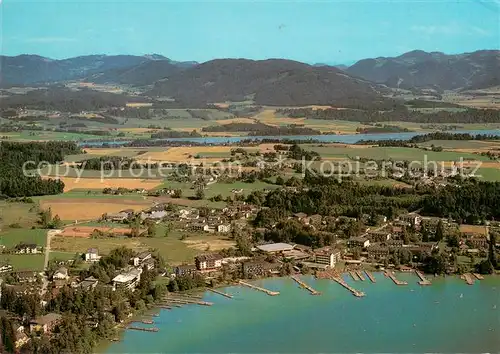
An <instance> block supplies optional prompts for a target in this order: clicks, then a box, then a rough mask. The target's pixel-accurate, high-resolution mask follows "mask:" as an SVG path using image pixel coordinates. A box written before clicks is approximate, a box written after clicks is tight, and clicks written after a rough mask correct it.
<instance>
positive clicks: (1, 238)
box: [0, 229, 47, 248]
mask: <svg viewBox="0 0 500 354" xmlns="http://www.w3.org/2000/svg"><path fill="white" fill-rule="evenodd" d="M46 241H47V230H43V229H34V230H32V229H9V230H4V231H2V232H0V244H2V245H4V246H5V247H7V248H11V247H14V246H15V245H17V244H19V243H21V242H25V243H36V244H37V245H39V246H42V247H45V243H46Z"/></svg>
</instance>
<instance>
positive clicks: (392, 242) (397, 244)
mask: <svg viewBox="0 0 500 354" xmlns="http://www.w3.org/2000/svg"><path fill="white" fill-rule="evenodd" d="M384 243H385V244H386V245H387V246H388V247H390V248H401V247H403V244H404V242H403V240H393V239H391V240H387V241H386V242H384Z"/></svg>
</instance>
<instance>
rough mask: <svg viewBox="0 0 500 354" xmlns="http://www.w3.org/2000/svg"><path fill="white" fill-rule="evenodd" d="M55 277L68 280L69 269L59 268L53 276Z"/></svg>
mask: <svg viewBox="0 0 500 354" xmlns="http://www.w3.org/2000/svg"><path fill="white" fill-rule="evenodd" d="M52 278H53V279H57V280H66V279H68V278H69V275H68V269H67V268H65V267H62V268H59V269H58V270H57V271H56V272H55V273H54V275H53V276H52Z"/></svg>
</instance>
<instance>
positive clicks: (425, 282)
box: [415, 270, 432, 285]
mask: <svg viewBox="0 0 500 354" xmlns="http://www.w3.org/2000/svg"><path fill="white" fill-rule="evenodd" d="M415 273H417V275H418V277H419V278H420V281H419V282H418V284H419V285H431V284H432V283H431V282H430V280H428V279H427V278H426V277H425V276H424V274H423V273H421V272H419V271H418V270H416V271H415Z"/></svg>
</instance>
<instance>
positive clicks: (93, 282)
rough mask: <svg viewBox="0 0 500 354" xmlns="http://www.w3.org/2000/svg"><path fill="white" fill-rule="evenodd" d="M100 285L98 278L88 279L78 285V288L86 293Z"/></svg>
mask: <svg viewBox="0 0 500 354" xmlns="http://www.w3.org/2000/svg"><path fill="white" fill-rule="evenodd" d="M98 283H99V280H97V279H96V278H94V277H88V278H85V279H84V280H83V281H81V282H80V283H78V285H77V286H78V287H80V288H81V289H83V290H85V291H89V290H94V289H95V288H96V286H97V284H98Z"/></svg>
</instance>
